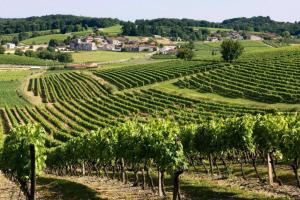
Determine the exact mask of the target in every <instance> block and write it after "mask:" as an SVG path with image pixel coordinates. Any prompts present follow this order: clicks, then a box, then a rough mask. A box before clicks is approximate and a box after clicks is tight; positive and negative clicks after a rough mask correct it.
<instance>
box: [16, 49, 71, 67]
mask: <svg viewBox="0 0 300 200" xmlns="http://www.w3.org/2000/svg"><path fill="white" fill-rule="evenodd" d="M15 55H18V56H27V57H36V58H40V59H46V60H56V61H59V62H62V63H71V62H73V58H72V54H70V53H62V52H60V51H55V49H54V48H53V47H51V46H50V47H48V48H47V49H44V48H39V49H38V50H37V51H33V50H26V51H23V50H22V49H16V50H15Z"/></svg>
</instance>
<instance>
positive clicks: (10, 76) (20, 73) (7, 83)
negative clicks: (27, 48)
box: [0, 70, 32, 108]
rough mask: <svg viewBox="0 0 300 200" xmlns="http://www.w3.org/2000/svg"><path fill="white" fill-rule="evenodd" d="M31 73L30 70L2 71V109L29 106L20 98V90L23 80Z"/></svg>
mask: <svg viewBox="0 0 300 200" xmlns="http://www.w3.org/2000/svg"><path fill="white" fill-rule="evenodd" d="M31 73H32V72H31V71H30V70H0V108H3V107H4V106H6V105H7V106H10V107H13V106H24V105H27V104H28V102H26V101H25V100H24V99H23V98H20V95H21V93H20V92H19V91H18V90H20V85H21V82H22V80H23V79H24V78H25V77H26V76H28V75H30V74H31Z"/></svg>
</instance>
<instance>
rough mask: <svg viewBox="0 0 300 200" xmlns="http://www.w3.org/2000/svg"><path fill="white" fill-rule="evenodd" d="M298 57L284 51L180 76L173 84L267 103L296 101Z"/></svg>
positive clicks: (298, 99) (299, 70)
mask: <svg viewBox="0 0 300 200" xmlns="http://www.w3.org/2000/svg"><path fill="white" fill-rule="evenodd" d="M299 56H300V54H299V52H298V51H295V52H294V51H287V52H285V53H283V52H281V53H280V54H273V55H272V56H271V55H269V56H262V57H261V58H259V57H258V58H256V59H252V60H251V59H250V60H249V59H248V60H247V61H243V60H242V61H241V62H239V63H236V64H233V65H231V66H226V67H223V68H217V69H214V70H210V71H208V72H204V73H198V74H196V75H194V76H192V77H190V78H184V79H182V80H179V81H178V82H177V83H176V85H177V86H179V87H187V88H191V89H196V90H199V91H200V92H210V93H218V94H220V95H224V96H229V97H233V98H236V97H241V98H249V99H254V100H257V101H262V102H269V103H279V102H284V103H299V102H300V89H299V88H300V87H299V86H300V81H299V80H300V58H299Z"/></svg>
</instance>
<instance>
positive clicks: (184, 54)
mask: <svg viewBox="0 0 300 200" xmlns="http://www.w3.org/2000/svg"><path fill="white" fill-rule="evenodd" d="M176 56H177V58H180V59H183V60H192V59H193V57H194V56H195V54H194V51H193V50H192V49H189V48H186V47H183V48H180V49H178V52H177V55H176Z"/></svg>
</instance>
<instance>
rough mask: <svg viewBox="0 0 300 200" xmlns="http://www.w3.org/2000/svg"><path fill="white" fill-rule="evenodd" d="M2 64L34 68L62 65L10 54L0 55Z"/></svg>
mask: <svg viewBox="0 0 300 200" xmlns="http://www.w3.org/2000/svg"><path fill="white" fill-rule="evenodd" d="M0 64H10V65H29V66H30V65H34V66H54V65H60V63H59V62H57V61H52V60H43V59H39V58H32V57H26V56H17V55H10V54H2V55H0Z"/></svg>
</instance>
